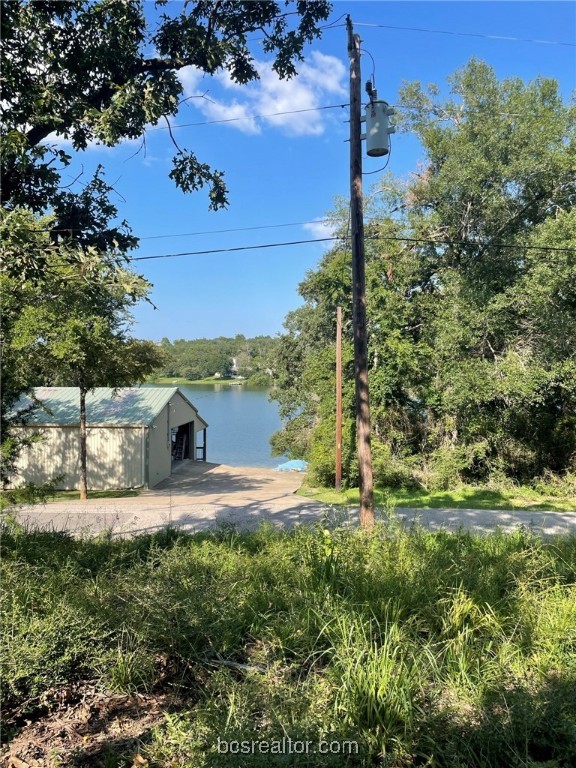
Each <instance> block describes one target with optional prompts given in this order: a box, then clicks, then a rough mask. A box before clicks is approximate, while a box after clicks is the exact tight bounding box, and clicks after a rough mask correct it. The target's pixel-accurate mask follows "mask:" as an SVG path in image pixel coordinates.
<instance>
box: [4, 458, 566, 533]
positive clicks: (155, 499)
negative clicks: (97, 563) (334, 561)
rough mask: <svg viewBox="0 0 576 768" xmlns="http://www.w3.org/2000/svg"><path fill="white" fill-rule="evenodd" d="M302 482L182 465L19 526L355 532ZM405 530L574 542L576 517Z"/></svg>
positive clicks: (447, 522) (37, 511)
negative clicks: (227, 526)
mask: <svg viewBox="0 0 576 768" xmlns="http://www.w3.org/2000/svg"><path fill="white" fill-rule="evenodd" d="M302 479H303V475H302V474H300V473H298V472H277V471H275V470H271V469H258V468H254V467H228V466H225V465H223V464H209V463H204V462H184V463H183V464H181V465H180V466H179V467H178V468H177V470H176V471H175V472H174V473H173V474H172V476H171V477H170V478H169V479H168V480H164V481H163V482H162V483H160V484H159V485H158V486H156V488H153V489H152V490H147V491H144V492H143V493H141V494H140V495H139V496H134V497H130V498H121V499H109V500H107V499H106V500H104V499H89V500H88V501H54V502H48V503H46V504H42V505H35V506H33V507H25V508H24V509H22V510H20V511H19V512H18V520H19V521H20V522H22V523H24V524H26V525H29V526H32V527H39V528H42V529H53V530H67V531H70V532H71V533H73V534H80V533H85V534H89V535H92V534H96V533H99V532H100V531H103V530H111V531H112V532H113V533H114V534H117V535H135V534H138V533H153V532H154V531H158V530H160V529H161V528H163V527H165V526H166V525H173V526H176V527H178V528H181V529H183V530H186V531H189V532H193V531H200V530H205V529H207V528H209V527H212V526H214V525H215V524H218V523H233V524H235V525H238V526H240V527H244V528H246V527H255V526H257V525H259V524H260V523H261V522H263V521H265V520H267V521H270V522H272V523H273V524H274V525H279V526H288V527H290V526H292V525H295V524H296V523H301V524H305V523H314V522H319V521H322V520H324V519H325V520H327V521H330V522H339V521H341V522H347V523H352V524H355V523H356V522H357V515H356V511H355V510H354V509H348V510H346V509H341V508H337V509H334V508H332V507H330V506H328V505H326V504H322V503H321V502H317V501H314V500H311V499H306V498H304V497H303V496H297V495H295V494H296V491H297V490H298V488H299V487H300V485H301V483H302ZM397 517H398V519H400V520H402V521H403V522H404V523H405V524H406V525H410V524H412V523H419V524H421V525H423V526H424V527H428V528H430V529H433V530H437V529H446V530H457V529H458V528H461V527H462V528H467V529H470V530H473V531H476V532H478V533H488V532H490V531H493V530H494V529H495V528H496V527H500V528H501V529H502V530H513V529H515V528H518V527H519V526H525V527H532V528H533V529H534V530H535V531H538V532H540V533H543V534H545V535H551V534H562V533H574V534H576V512H574V513H572V512H536V511H534V512H503V511H498V510H479V509H407V508H402V509H398V510H397Z"/></svg>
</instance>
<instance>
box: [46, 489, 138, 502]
mask: <svg viewBox="0 0 576 768" xmlns="http://www.w3.org/2000/svg"><path fill="white" fill-rule="evenodd" d="M141 491H142V488H123V489H118V490H106V491H88V498H89V499H126V498H130V497H132V496H139V495H140V493H141ZM79 498H80V491H55V492H54V493H53V494H51V495H50V497H49V500H50V501H74V500H76V499H79Z"/></svg>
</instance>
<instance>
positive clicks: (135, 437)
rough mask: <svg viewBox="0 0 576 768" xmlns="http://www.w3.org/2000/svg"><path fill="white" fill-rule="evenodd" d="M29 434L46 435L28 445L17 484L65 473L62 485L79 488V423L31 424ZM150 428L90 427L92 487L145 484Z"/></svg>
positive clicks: (88, 459)
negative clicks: (146, 447) (74, 425)
mask: <svg viewBox="0 0 576 768" xmlns="http://www.w3.org/2000/svg"><path fill="white" fill-rule="evenodd" d="M26 434H43V435H44V439H43V440H41V441H40V442H38V443H35V444H34V445H33V446H32V447H31V448H29V449H24V450H23V451H22V454H21V456H20V459H19V462H18V465H17V466H18V470H19V474H18V476H17V477H16V478H14V481H15V482H14V484H15V485H18V484H22V483H23V482H24V479H25V480H26V481H28V482H33V483H41V482H44V481H46V480H52V479H53V478H54V477H56V476H58V475H64V478H63V480H62V481H61V482H60V483H59V484H58V487H59V488H62V489H66V490H69V489H75V488H76V489H77V488H78V487H79V482H80V430H79V428H78V427H37V428H33V427H28V428H26ZM145 436H146V429H145V428H144V427H116V428H113V427H88V435H87V444H86V449H87V469H88V489H92V490H105V489H108V488H134V487H138V486H141V485H144V482H145V478H144V476H143V469H144V464H145V461H144V459H145V457H144V455H143V450H144V446H145Z"/></svg>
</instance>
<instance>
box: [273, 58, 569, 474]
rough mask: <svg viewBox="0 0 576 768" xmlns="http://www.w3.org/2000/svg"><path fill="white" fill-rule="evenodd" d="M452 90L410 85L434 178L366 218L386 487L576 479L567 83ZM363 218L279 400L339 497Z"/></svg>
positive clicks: (389, 189)
mask: <svg viewBox="0 0 576 768" xmlns="http://www.w3.org/2000/svg"><path fill="white" fill-rule="evenodd" d="M450 85H451V95H450V97H449V98H447V99H445V100H440V98H439V97H438V93H439V91H438V89H437V88H436V87H434V86H430V87H429V88H428V89H427V90H425V89H423V88H422V86H421V85H420V84H418V83H413V84H409V85H406V86H405V87H404V88H403V90H402V93H401V103H402V105H403V107H405V108H406V109H405V110H402V115H403V117H402V118H401V119H400V125H401V127H403V128H404V129H406V130H411V131H414V132H415V133H416V134H417V136H418V138H419V139H420V141H421V142H422V145H423V148H424V154H425V157H424V162H423V166H422V169H421V170H420V171H419V172H418V173H415V174H413V178H412V180H410V181H409V182H402V181H397V180H395V179H394V178H393V177H392V176H388V177H387V178H385V179H384V180H383V182H382V184H381V185H379V187H378V188H377V189H376V190H374V192H373V194H372V195H371V206H372V209H371V210H370V209H369V210H368V211H367V218H369V219H370V221H369V224H367V227H366V282H367V323H368V326H367V330H368V348H369V382H370V395H371V410H372V414H371V415H372V439H373V446H374V457H375V458H374V461H375V471H376V476H377V479H380V480H381V482H382V483H384V484H386V485H396V486H399V487H402V486H406V485H407V484H408V485H409V484H410V483H411V482H412V483H413V484H418V483H420V484H422V485H424V486H425V487H426V488H429V489H446V488H449V487H451V486H454V485H458V484H459V483H461V482H468V483H486V482H490V481H493V480H498V481H500V480H502V479H507V480H508V481H512V482H517V483H530V482H536V479H537V478H539V477H543V476H545V475H546V473H553V474H555V475H558V476H562V475H565V474H567V473H568V474H569V473H570V472H573V471H574V469H575V466H576V465H575V462H576V351H575V350H576V335H575V329H576V296H575V293H574V286H575V285H576V258H575V255H574V254H575V251H576V237H575V232H576V213H575V212H576V207H575V203H576V183H575V177H574V167H575V165H574V164H575V161H576V108H575V107H574V105H573V104H564V103H563V102H562V99H561V96H560V94H559V89H558V86H557V84H556V83H555V82H553V81H550V80H545V79H538V80H536V81H535V82H533V83H527V84H525V83H522V82H521V81H520V80H518V79H510V80H504V81H502V82H499V81H498V80H497V79H496V76H495V74H494V72H493V71H492V70H491V69H490V67H489V66H487V65H486V64H484V63H483V62H480V61H477V60H472V61H471V62H470V63H469V64H468V65H467V66H465V67H464V68H463V69H462V70H460V71H458V72H457V73H456V74H455V75H453V76H452V78H451V79H450ZM347 215H348V214H347V211H346V210H344V211H342V210H340V211H337V212H336V213H335V214H334V216H335V218H336V220H337V221H339V225H340V229H339V231H340V234H341V236H342V238H343V240H342V244H340V245H338V246H337V247H336V248H335V249H334V250H332V251H331V252H329V253H328V254H327V255H326V256H325V257H324V259H323V260H322V262H321V263H320V265H319V267H318V269H316V270H315V271H314V272H311V273H309V274H308V275H307V277H306V279H305V280H304V281H303V283H302V284H301V286H300V293H301V295H302V297H303V299H304V302H305V303H304V305H303V306H302V307H301V308H300V309H298V310H296V311H295V312H293V313H291V314H290V315H289V316H288V317H287V319H286V329H287V333H286V334H285V335H284V336H283V337H282V339H281V347H280V350H279V353H278V364H277V386H278V391H277V393H276V394H275V396H276V397H277V399H278V401H279V403H280V406H281V409H282V411H283V414H284V416H286V417H287V418H294V417H295V416H298V418H301V414H305V415H306V418H307V421H308V424H309V425H310V430H309V439H308V442H307V444H306V445H305V446H304V450H303V455H304V456H305V457H306V458H309V459H310V462H311V469H312V472H314V473H316V477H317V479H321V480H322V482H323V483H324V484H329V481H330V477H329V473H328V471H327V468H328V464H329V459H328V453H329V446H330V445H332V444H333V441H334V437H333V429H334V428H333V424H334V416H333V409H334V374H333V367H332V359H333V358H332V357H331V356H330V355H332V354H333V353H332V352H330V353H329V352H328V350H333V349H334V341H335V330H334V326H335V314H336V306H337V305H338V304H341V305H342V306H343V308H344V318H345V323H344V335H345V340H346V341H345V379H346V381H345V385H344V402H345V416H346V417H347V418H352V417H353V413H354V408H353V399H352V398H353V393H352V391H351V389H352V379H353V370H352V368H351V365H350V344H351V328H350V318H349V309H348V308H349V307H350V305H351V285H350V268H349V263H350V255H349V254H348V253H347V251H346V248H345V244H346V240H345V233H346V231H347V230H346V220H347ZM398 238H400V239H398ZM402 238H406V240H405V241H404V240H402ZM315 435H316V436H318V437H317V440H316V442H315V438H314V436H315ZM320 442H322V445H321V446H320V445H319V443H320ZM350 467H351V471H352V472H353V467H352V465H350ZM346 472H348V469H346ZM348 482H353V479H352V476H350V477H348Z"/></svg>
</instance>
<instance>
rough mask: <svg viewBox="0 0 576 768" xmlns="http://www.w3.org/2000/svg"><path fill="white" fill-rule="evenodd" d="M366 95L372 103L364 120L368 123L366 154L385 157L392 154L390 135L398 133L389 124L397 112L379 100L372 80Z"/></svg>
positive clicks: (367, 84)
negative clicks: (389, 120) (389, 119)
mask: <svg viewBox="0 0 576 768" xmlns="http://www.w3.org/2000/svg"><path fill="white" fill-rule="evenodd" d="M366 93H367V94H368V96H369V97H370V101H369V102H368V104H366V116H365V117H364V118H363V119H362V121H363V122H365V123H366V133H365V134H364V135H363V136H362V138H365V139H366V153H367V155H368V156H369V157H383V156H384V155H387V154H388V153H389V152H390V138H389V136H390V134H391V133H395V132H396V128H395V127H394V126H393V125H389V122H388V118H389V117H391V116H392V115H394V114H395V110H394V108H393V107H391V106H389V104H388V102H386V101H382V100H380V99H378V93H377V91H376V89H375V88H373V87H372V83H371V82H370V80H369V81H368V82H367V83H366Z"/></svg>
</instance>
